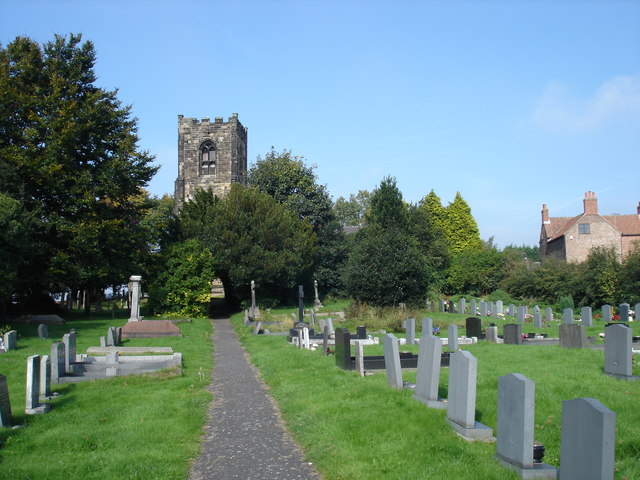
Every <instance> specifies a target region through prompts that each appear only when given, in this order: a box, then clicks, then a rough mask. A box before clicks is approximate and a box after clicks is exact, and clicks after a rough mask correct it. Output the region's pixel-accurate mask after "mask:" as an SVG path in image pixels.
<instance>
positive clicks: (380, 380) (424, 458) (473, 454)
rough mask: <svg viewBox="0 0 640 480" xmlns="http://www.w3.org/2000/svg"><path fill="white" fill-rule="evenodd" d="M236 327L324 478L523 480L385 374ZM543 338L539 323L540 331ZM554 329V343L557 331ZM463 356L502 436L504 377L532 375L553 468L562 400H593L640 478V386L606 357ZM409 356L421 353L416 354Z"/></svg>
mask: <svg viewBox="0 0 640 480" xmlns="http://www.w3.org/2000/svg"><path fill="white" fill-rule="evenodd" d="M327 308H329V309H331V306H327ZM273 313H277V312H273ZM424 316H431V317H432V318H433V319H434V321H435V322H436V323H438V322H442V325H443V326H446V324H447V323H449V322H454V323H460V324H461V325H464V318H466V316H464V315H460V316H456V315H452V314H426V313H425V314H424ZM420 318H421V317H420ZM233 321H234V323H235V325H236V328H237V331H238V332H239V335H240V337H241V341H242V342H243V344H244V346H245V348H246V349H247V351H248V352H249V354H250V357H251V361H252V362H253V363H254V364H255V365H256V366H257V367H258V368H259V369H260V371H261V373H262V376H263V378H264V380H265V382H266V383H267V384H268V385H269V387H270V391H271V394H272V395H273V396H274V398H275V399H276V400H277V402H278V404H279V406H280V408H281V411H282V414H283V417H284V419H285V421H286V422H287V424H288V426H289V428H290V429H291V431H292V432H293V434H294V435H295V437H296V439H297V440H298V441H299V442H300V444H301V445H302V446H303V449H304V450H305V452H306V456H307V459H308V460H309V461H311V462H313V463H314V464H316V465H317V467H318V469H319V470H320V472H321V474H322V475H323V478H325V479H327V480H333V479H364V480H366V479H415V478H429V479H451V478H460V479H468V478H482V479H516V478H518V477H517V475H516V474H515V473H513V472H511V471H509V470H507V469H505V468H503V467H501V466H499V465H498V463H497V462H496V461H495V460H494V459H493V455H494V454H495V445H493V444H484V443H467V442H466V441H464V440H462V439H460V438H459V437H457V436H456V435H455V434H454V433H453V432H452V430H451V429H450V427H449V426H448V425H447V424H446V422H445V416H446V412H444V411H439V410H433V409H429V408H427V407H426V406H424V405H423V404H421V403H420V402H417V401H416V400H414V399H413V398H411V397H412V392H411V391H409V390H406V391H396V390H392V389H391V388H389V387H388V386H387V383H386V376H385V374H384V372H382V371H377V372H376V373H375V375H373V376H371V377H364V378H360V377H359V376H357V375H356V374H355V373H354V372H345V371H342V370H339V369H337V368H336V367H335V359H334V358H333V357H332V356H330V357H325V356H323V355H322V353H321V351H320V350H317V351H315V352H314V351H306V350H299V349H296V348H294V347H293V346H290V345H287V344H286V342H285V340H284V338H282V337H275V336H274V337H270V336H262V335H260V336H254V335H251V334H250V329H249V328H247V327H244V326H243V325H242V321H241V316H234V319H233ZM491 321H494V322H495V323H496V324H501V323H500V321H495V320H491ZM350 322H351V321H350V320H349V319H347V320H346V321H345V322H343V323H341V324H338V325H336V326H348V327H353V325H351V323H350ZM502 323H510V322H509V320H507V321H504V322H502ZM483 324H484V322H483ZM528 325H529V324H527V325H526V326H525V329H524V331H525V332H526V331H528V330H529V327H528ZM596 328H598V327H593V329H594V332H595V329H596ZM599 328H600V330H599V331H601V330H602V327H601V326H599ZM634 328H637V327H635V326H634ZM534 330H535V329H533V327H532V325H531V330H530V331H534ZM548 331H549V334H550V336H554V332H557V325H553V326H551V327H549V329H548ZM461 333H462V332H461ZM589 334H591V333H589ZM596 334H597V333H596ZM443 336H446V330H445V331H443ZM463 348H464V349H467V350H469V351H470V352H471V353H473V355H475V356H476V357H477V358H478V380H477V404H476V419H477V420H478V421H480V422H482V423H484V424H486V425H488V426H490V427H492V428H494V433H495V427H496V415H497V413H496V403H497V382H498V376H500V375H505V374H508V373H512V372H517V373H522V374H523V375H525V376H527V377H528V378H530V379H532V380H534V381H535V382H536V416H535V423H536V430H535V432H536V433H535V438H536V440H538V441H541V442H542V443H543V444H544V445H545V447H546V449H547V454H546V457H545V461H546V462H547V463H551V464H552V465H555V466H556V467H557V466H559V464H560V459H559V455H560V436H561V421H562V415H561V412H562V401H563V400H569V399H572V398H578V397H592V398H596V399H598V400H599V401H600V402H602V403H603V404H604V405H605V406H606V407H607V408H610V409H611V410H613V411H614V412H616V414H617V437H616V465H615V468H616V472H615V478H616V479H627V480H631V479H637V478H640V464H638V461H637V459H638V457H639V456H640V409H639V408H638V406H639V405H640V382H625V381H620V380H616V379H613V378H611V377H609V376H607V375H604V373H603V364H604V352H603V351H599V350H591V349H584V350H573V349H561V348H560V347H558V346H539V347H536V346H515V345H493V344H487V343H484V342H483V343H480V344H478V345H470V346H464V347H463ZM402 349H403V350H413V351H417V349H416V347H402ZM380 352H381V347H378V346H371V347H365V355H367V354H377V353H380ZM403 375H404V379H405V380H408V381H415V370H414V371H411V370H405V371H404V372H403ZM447 380H448V369H446V368H443V369H442V371H441V379H440V393H441V395H442V396H444V397H446V396H447V388H446V386H447Z"/></svg>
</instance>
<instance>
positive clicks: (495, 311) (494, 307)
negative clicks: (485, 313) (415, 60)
mask: <svg viewBox="0 0 640 480" xmlns="http://www.w3.org/2000/svg"><path fill="white" fill-rule="evenodd" d="M491 316H492V317H493V318H497V317H498V305H496V304H495V303H493V302H491Z"/></svg>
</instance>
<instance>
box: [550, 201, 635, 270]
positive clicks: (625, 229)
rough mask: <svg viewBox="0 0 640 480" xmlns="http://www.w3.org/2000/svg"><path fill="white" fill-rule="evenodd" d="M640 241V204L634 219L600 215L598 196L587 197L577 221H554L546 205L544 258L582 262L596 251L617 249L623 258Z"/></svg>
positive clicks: (564, 218)
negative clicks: (595, 248) (602, 248)
mask: <svg viewBox="0 0 640 480" xmlns="http://www.w3.org/2000/svg"><path fill="white" fill-rule="evenodd" d="M636 241H640V202H639V203H638V207H637V212H636V213H635V214H631V215H600V214H599V213H598V199H597V198H596V194H595V193H594V192H587V193H585V195H584V211H583V212H582V213H581V214H580V215H577V216H575V217H550V216H549V210H548V209H547V205H546V204H543V205H542V228H541V230H540V258H541V259H543V260H544V258H545V257H548V256H556V257H558V258H560V259H562V260H566V261H568V262H582V261H584V260H585V259H586V258H587V256H588V255H589V251H590V250H591V249H592V248H593V247H613V248H615V250H616V252H618V255H620V257H621V258H622V257H624V256H625V255H627V254H628V253H629V252H630V251H631V249H632V248H633V244H634V242H636Z"/></svg>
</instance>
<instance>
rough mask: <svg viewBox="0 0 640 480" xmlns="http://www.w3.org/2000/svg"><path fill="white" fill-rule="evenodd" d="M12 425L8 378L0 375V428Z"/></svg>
mask: <svg viewBox="0 0 640 480" xmlns="http://www.w3.org/2000/svg"><path fill="white" fill-rule="evenodd" d="M12 423H13V418H12V417H11V401H10V400H9V387H8V385H7V377H5V376H4V375H2V374H1V373H0V427H11V426H12Z"/></svg>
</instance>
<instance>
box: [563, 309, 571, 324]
mask: <svg viewBox="0 0 640 480" xmlns="http://www.w3.org/2000/svg"><path fill="white" fill-rule="evenodd" d="M562 323H564V324H565V325H570V324H572V323H573V308H565V309H564V310H563V311H562Z"/></svg>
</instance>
